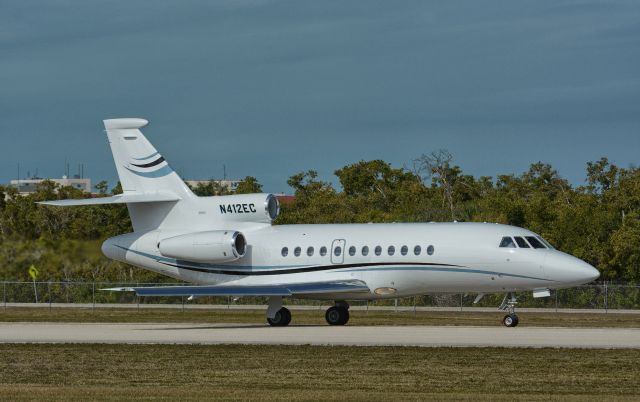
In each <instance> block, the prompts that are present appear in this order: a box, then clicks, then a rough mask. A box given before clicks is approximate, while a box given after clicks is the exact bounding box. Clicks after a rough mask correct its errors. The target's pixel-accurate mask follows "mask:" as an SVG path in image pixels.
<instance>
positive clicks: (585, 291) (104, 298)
mask: <svg viewBox="0 0 640 402" xmlns="http://www.w3.org/2000/svg"><path fill="white" fill-rule="evenodd" d="M170 285H184V284H182V283H130V282H128V283H115V282H15V281H4V282H0V286H1V289H0V291H1V292H2V302H3V303H4V305H5V306H6V305H7V304H11V303H36V302H37V303H47V304H53V303H83V304H92V305H96V304H98V305H108V304H184V303H185V302H186V298H184V297H144V298H138V297H137V296H135V294H134V293H133V292H113V291H106V290H104V289H107V288H128V287H134V286H170ZM517 295H518V307H539V308H550V309H554V308H555V309H561V308H576V309H604V310H616V309H640V286H637V285H610V284H598V285H584V286H579V287H574V288H570V289H560V290H556V291H552V292H551V297H545V298H537V299H534V298H533V296H532V293H531V292H520V293H518V294H517ZM476 297H477V295H475V294H438V295H425V296H417V297H408V298H402V299H391V300H378V301H375V302H370V305H379V306H394V305H395V306H416V307H471V306H479V307H497V306H498V305H499V304H500V302H501V300H502V297H503V295H499V294H491V295H487V296H485V297H483V298H482V299H481V300H480V301H479V302H478V303H476V304H474V301H475V299H476ZM188 303H190V304H222V305H229V304H238V305H243V304H266V303H267V298H265V297H242V298H231V297H197V298H195V299H193V300H189V301H188ZM287 304H302V305H304V304H317V302H314V301H310V300H305V299H288V300H287Z"/></svg>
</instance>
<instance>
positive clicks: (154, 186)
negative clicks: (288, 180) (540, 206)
mask: <svg viewBox="0 0 640 402" xmlns="http://www.w3.org/2000/svg"><path fill="white" fill-rule="evenodd" d="M147 124H148V122H147V121H146V120H144V119H111V120H105V121H104V125H105V128H106V132H107V137H108V139H109V144H110V146H111V151H112V153H113V159H114V161H115V164H116V169H117V171H118V176H119V178H120V183H121V184H122V190H123V192H122V194H119V195H116V196H113V197H105V198H92V199H82V200H58V201H46V202H43V203H44V204H47V205H57V206H71V205H97V204H126V205H127V208H128V210H129V214H130V216H131V222H132V224H133V232H132V233H127V234H123V235H120V236H116V237H112V238H110V239H108V240H106V241H105V242H104V244H103V245H102V251H103V253H104V254H105V255H106V256H107V257H109V258H111V259H114V260H117V261H122V262H125V263H129V264H133V265H136V266H139V267H142V268H145V269H148V270H151V271H154V272H157V273H160V274H163V275H167V276H170V277H172V278H176V279H180V280H183V281H185V282H188V283H190V284H189V285H186V286H161V287H134V288H118V289H110V290H127V291H133V292H135V293H136V294H137V295H139V296H234V297H242V296H266V297H268V300H269V303H268V308H267V313H266V316H267V321H268V322H269V324H271V325H273V326H286V325H288V324H289V323H290V321H291V313H290V311H289V310H288V309H287V308H286V307H283V305H282V300H283V298H285V297H296V298H308V299H317V300H332V301H334V303H335V304H334V305H333V306H332V307H330V308H329V309H328V310H327V311H326V314H325V318H326V320H327V322H328V323H329V324H331V325H344V324H346V323H347V321H348V320H349V304H348V303H347V301H353V300H376V299H388V298H399V297H407V296H415V295H424V294H433V293H454V292H455V293H463V292H464V293H474V294H478V297H477V298H476V302H477V301H478V300H479V299H480V298H481V297H482V296H483V295H484V294H486V293H505V298H504V301H503V303H502V305H501V306H500V308H501V309H503V310H505V311H506V312H507V314H506V315H505V316H504V319H503V324H504V325H506V326H508V327H514V326H516V325H518V317H517V315H516V314H515V304H516V298H515V292H523V291H532V292H533V295H534V297H544V296H549V294H550V290H551V289H559V288H566V287H572V286H576V285H581V284H584V283H587V282H590V281H593V280H595V279H597V278H598V277H599V273H598V270H596V269H595V268H594V267H592V266H591V265H589V264H587V263H585V262H583V261H581V260H579V259H577V258H575V257H572V256H570V255H568V254H565V253H563V252H560V251H558V250H555V249H554V248H553V247H552V246H551V245H550V244H549V243H548V242H547V241H545V239H543V238H542V237H540V236H539V235H537V234H535V233H532V232H531V231H529V230H526V229H522V228H518V227H514V226H507V225H500V224H491V223H456V222H452V223H392V224H327V225H272V224H271V222H272V221H273V220H274V219H275V218H276V217H277V216H278V213H279V204H278V200H277V198H276V197H275V196H274V195H272V194H236V195H226V196H213V197H198V196H196V195H195V194H193V193H192V192H191V190H190V189H189V187H187V185H186V184H185V183H184V182H183V181H182V180H181V179H180V177H179V176H178V175H177V174H176V172H174V171H173V170H172V169H171V167H170V166H169V164H168V163H167V161H166V160H165V159H164V157H163V156H162V155H160V154H159V153H158V151H157V150H156V149H155V148H154V147H153V146H152V145H151V143H150V142H149V141H148V140H147V138H146V137H145V136H144V135H143V134H142V132H141V131H140V129H141V128H142V127H145V126H146V125H147Z"/></svg>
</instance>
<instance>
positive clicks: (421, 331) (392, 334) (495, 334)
mask: <svg viewBox="0 0 640 402" xmlns="http://www.w3.org/2000/svg"><path fill="white" fill-rule="evenodd" d="M0 343H110V344H118V343H126V344H136V343H139V344H232V343H234V344H269V345H281V344H284V345H306V344H310V345H359V346H374V345H376V346H425V347H437V346H453V347H472V346H483V347H484V346H494V347H495V346H498V347H499V346H504V347H559V348H635V349H637V348H640V328H543V327H518V328H505V327H497V326H496V327H462V326H370V327H366V326H348V325H347V326H344V327H330V326H290V327H285V328H272V327H269V326H266V325H254V324H246V325H243V324H214V325H212V324H162V323H156V324H135V323H134V324H131V323H126V324H125V323H122V324H95V323H89V324H86V323H35V322H34V323H9V322H3V323H0Z"/></svg>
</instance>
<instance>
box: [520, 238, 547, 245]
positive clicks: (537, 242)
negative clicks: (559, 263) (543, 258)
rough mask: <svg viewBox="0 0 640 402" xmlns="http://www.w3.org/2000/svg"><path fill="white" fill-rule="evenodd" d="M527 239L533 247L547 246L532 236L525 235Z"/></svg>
mask: <svg viewBox="0 0 640 402" xmlns="http://www.w3.org/2000/svg"><path fill="white" fill-rule="evenodd" d="M525 237H526V238H527V240H528V241H529V244H531V245H532V246H533V248H547V247H545V245H544V244H542V242H541V241H540V240H538V239H537V238H535V237H534V236H525Z"/></svg>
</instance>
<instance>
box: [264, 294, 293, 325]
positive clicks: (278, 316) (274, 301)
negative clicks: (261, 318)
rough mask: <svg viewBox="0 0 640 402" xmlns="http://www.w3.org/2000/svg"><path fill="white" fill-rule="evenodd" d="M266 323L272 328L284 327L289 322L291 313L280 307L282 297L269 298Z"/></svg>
mask: <svg viewBox="0 0 640 402" xmlns="http://www.w3.org/2000/svg"><path fill="white" fill-rule="evenodd" d="M267 322H268V323H269V325H271V326H272V327H286V326H287V325H289V323H290V322H291V312H290V311H289V309H288V308H286V307H282V297H270V298H269V307H268V308H267Z"/></svg>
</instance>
